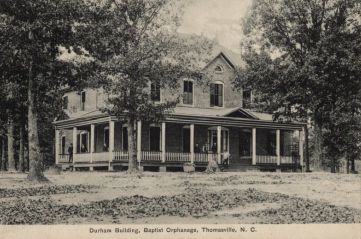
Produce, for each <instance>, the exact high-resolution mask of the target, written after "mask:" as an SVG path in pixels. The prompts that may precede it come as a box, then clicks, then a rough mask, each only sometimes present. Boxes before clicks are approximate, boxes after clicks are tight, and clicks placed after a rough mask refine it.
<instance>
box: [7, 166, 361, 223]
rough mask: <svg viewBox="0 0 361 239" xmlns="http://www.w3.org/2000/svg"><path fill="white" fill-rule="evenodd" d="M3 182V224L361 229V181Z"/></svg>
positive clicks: (55, 178) (15, 177) (19, 178)
mask: <svg viewBox="0 0 361 239" xmlns="http://www.w3.org/2000/svg"><path fill="white" fill-rule="evenodd" d="M46 176H47V177H48V178H49V179H50V180H51V183H50V184H42V185H35V184H31V183H29V182H27V181H26V180H25V176H24V175H22V174H0V182H1V186H0V211H1V212H2V213H1V214H0V223H1V224H59V223H61V224H64V223H65V224H67V223H68V224H73V223H84V224H88V223H97V224H102V223H104V224H108V223H118V224H119V223H152V224H154V223H187V224H189V223H220V224H221V223H268V224H269V223H271V224H272V223H355V222H356V223H361V184H360V182H361V181H360V176H359V175H341V174H338V175H336V174H327V173H312V174H300V173H297V174H295V173H293V174H291V173H218V174H214V175H208V174H204V173H195V174H186V173H147V172H146V173H143V174H141V175H128V174H126V173H123V172H114V173H108V172H76V173H71V172H66V173H62V174H60V175H56V174H47V175H46Z"/></svg>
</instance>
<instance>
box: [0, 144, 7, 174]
mask: <svg viewBox="0 0 361 239" xmlns="http://www.w3.org/2000/svg"><path fill="white" fill-rule="evenodd" d="M1 141H2V143H1V151H2V154H1V169H2V170H3V171H6V153H5V151H6V138H5V137H1Z"/></svg>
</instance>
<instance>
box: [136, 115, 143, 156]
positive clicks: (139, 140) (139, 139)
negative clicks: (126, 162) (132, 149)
mask: <svg viewBox="0 0 361 239" xmlns="http://www.w3.org/2000/svg"><path fill="white" fill-rule="evenodd" d="M141 159H142V121H138V122H137V160H138V162H140V160H141Z"/></svg>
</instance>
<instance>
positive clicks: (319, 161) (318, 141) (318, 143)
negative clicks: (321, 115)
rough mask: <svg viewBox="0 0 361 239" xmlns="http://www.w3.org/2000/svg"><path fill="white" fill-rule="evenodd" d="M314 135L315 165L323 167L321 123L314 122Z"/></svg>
mask: <svg viewBox="0 0 361 239" xmlns="http://www.w3.org/2000/svg"><path fill="white" fill-rule="evenodd" d="M314 137H315V150H314V158H315V160H316V162H315V163H316V165H315V166H317V167H319V168H322V169H323V168H324V161H323V139H322V125H321V124H319V123H317V122H315V136H314ZM331 163H332V162H331Z"/></svg>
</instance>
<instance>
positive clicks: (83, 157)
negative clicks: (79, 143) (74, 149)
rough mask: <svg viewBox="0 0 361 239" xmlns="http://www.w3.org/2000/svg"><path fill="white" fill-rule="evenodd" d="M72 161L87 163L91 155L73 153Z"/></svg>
mask: <svg viewBox="0 0 361 239" xmlns="http://www.w3.org/2000/svg"><path fill="white" fill-rule="evenodd" d="M73 158H74V163H88V162H90V159H91V156H90V153H80V154H74V155H73Z"/></svg>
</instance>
